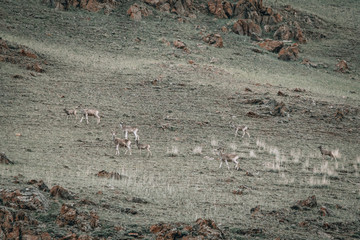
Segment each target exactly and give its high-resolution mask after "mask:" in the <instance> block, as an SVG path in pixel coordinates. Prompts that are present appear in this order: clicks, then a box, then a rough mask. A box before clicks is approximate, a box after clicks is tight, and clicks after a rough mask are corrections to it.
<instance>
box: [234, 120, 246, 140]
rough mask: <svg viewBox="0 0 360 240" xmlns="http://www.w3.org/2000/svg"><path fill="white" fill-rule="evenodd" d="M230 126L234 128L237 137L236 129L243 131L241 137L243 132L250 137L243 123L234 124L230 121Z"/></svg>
mask: <svg viewBox="0 0 360 240" xmlns="http://www.w3.org/2000/svg"><path fill="white" fill-rule="evenodd" d="M230 125H231V127H233V128H235V137H237V135H238V131H239V130H241V131H242V132H243V134H242V136H241V137H242V138H243V137H244V136H245V134H247V135H248V137H250V134H249V133H248V129H249V128H248V126H245V125H236V126H235V125H234V124H233V123H230Z"/></svg>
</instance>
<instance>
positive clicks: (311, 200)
mask: <svg viewBox="0 0 360 240" xmlns="http://www.w3.org/2000/svg"><path fill="white" fill-rule="evenodd" d="M296 206H298V207H308V208H314V207H317V201H316V197H315V195H313V196H311V197H308V198H307V199H305V200H300V201H298V202H297V203H296Z"/></svg>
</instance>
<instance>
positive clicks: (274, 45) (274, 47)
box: [258, 39, 284, 53]
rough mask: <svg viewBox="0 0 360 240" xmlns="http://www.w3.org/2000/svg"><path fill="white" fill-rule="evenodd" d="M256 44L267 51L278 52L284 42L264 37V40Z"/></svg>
mask: <svg viewBox="0 0 360 240" xmlns="http://www.w3.org/2000/svg"><path fill="white" fill-rule="evenodd" d="M258 45H259V46H260V47H261V48H264V49H265V50H267V51H269V52H274V53H278V52H280V50H281V49H282V48H283V47H284V42H282V41H275V40H271V39H265V41H263V42H260V43H258Z"/></svg>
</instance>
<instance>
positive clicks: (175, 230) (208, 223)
mask: <svg viewBox="0 0 360 240" xmlns="http://www.w3.org/2000/svg"><path fill="white" fill-rule="evenodd" d="M150 232H152V233H153V234H155V235H156V239H179V240H180V239H183V240H186V239H226V238H225V235H224V233H223V232H222V231H221V230H220V229H219V228H218V227H217V225H216V223H215V222H214V221H213V220H210V219H202V218H199V219H198V220H196V223H195V224H193V225H186V224H183V223H173V224H166V223H159V224H155V225H152V226H151V227H150Z"/></svg>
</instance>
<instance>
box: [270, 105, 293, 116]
mask: <svg viewBox="0 0 360 240" xmlns="http://www.w3.org/2000/svg"><path fill="white" fill-rule="evenodd" d="M274 102H275V107H274V108H273V110H272V111H271V112H270V114H271V115H272V116H281V117H285V116H287V113H288V112H289V109H288V108H287V107H286V105H285V103H283V102H280V103H278V102H276V101H274Z"/></svg>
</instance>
